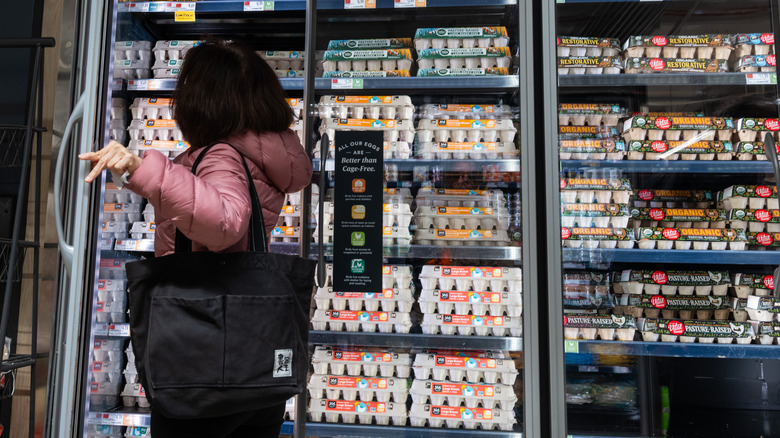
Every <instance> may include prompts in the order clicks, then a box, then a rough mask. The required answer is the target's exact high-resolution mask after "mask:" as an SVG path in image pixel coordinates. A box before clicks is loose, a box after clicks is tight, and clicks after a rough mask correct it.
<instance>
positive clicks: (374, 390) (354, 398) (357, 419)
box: [309, 346, 412, 426]
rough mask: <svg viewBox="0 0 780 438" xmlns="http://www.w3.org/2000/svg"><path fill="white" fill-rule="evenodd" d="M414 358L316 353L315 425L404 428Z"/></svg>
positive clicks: (364, 351) (355, 350)
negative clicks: (345, 424) (332, 424)
mask: <svg viewBox="0 0 780 438" xmlns="http://www.w3.org/2000/svg"><path fill="white" fill-rule="evenodd" d="M411 365H412V361H411V356H410V355H409V353H401V352H395V351H392V350H378V349H371V348H364V347H359V346H350V347H348V348H344V349H342V348H336V347H316V349H315V350H314V355H313V356H312V367H313V368H314V374H313V375H312V376H311V379H310V381H309V394H310V395H311V400H310V401H309V416H310V418H311V420H312V421H318V422H321V421H325V422H328V423H338V422H339V421H340V422H342V423H360V424H372V423H374V422H375V423H376V424H378V425H390V424H392V425H394V426H405V425H406V418H407V410H406V399H407V394H408V391H409V389H408V380H407V379H408V378H409V374H410V372H411V368H412V367H411Z"/></svg>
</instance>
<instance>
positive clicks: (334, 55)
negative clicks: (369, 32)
mask: <svg viewBox="0 0 780 438" xmlns="http://www.w3.org/2000/svg"><path fill="white" fill-rule="evenodd" d="M413 62H414V61H413V59H412V52H411V51H410V50H409V49H375V50H326V51H325V54H324V55H323V61H322V68H323V70H324V71H326V72H331V71H378V70H388V71H392V70H401V71H404V70H409V69H411V67H412V63H413Z"/></svg>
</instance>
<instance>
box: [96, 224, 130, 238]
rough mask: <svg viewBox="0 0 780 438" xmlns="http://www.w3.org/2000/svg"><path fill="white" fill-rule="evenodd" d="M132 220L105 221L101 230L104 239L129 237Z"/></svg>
mask: <svg viewBox="0 0 780 438" xmlns="http://www.w3.org/2000/svg"><path fill="white" fill-rule="evenodd" d="M129 230H130V222H113V221H108V222H107V221H103V222H102V228H101V230H100V237H101V238H102V239H127V237H128V232H129Z"/></svg>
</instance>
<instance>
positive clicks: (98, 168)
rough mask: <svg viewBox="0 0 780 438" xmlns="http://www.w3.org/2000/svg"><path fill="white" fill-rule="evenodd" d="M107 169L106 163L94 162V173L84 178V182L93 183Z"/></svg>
mask: <svg viewBox="0 0 780 438" xmlns="http://www.w3.org/2000/svg"><path fill="white" fill-rule="evenodd" d="M105 168H106V164H105V161H103V160H98V161H97V162H94V164H93V166H92V171H91V172H89V174H88V175H87V177H86V178H84V181H86V182H88V183H91V182H92V181H94V180H95V178H97V176H98V175H100V172H102V171H103V169H105Z"/></svg>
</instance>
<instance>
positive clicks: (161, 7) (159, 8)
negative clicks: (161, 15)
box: [139, 2, 171, 12]
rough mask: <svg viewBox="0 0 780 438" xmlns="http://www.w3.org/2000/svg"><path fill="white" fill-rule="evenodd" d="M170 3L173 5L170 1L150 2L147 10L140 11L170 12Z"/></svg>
mask: <svg viewBox="0 0 780 438" xmlns="http://www.w3.org/2000/svg"><path fill="white" fill-rule="evenodd" d="M170 5H171V4H170V3H164V2H154V3H149V9H148V10H147V11H139V12H170V11H169V10H168V7H169V6H170ZM139 6H140V3H139Z"/></svg>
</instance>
